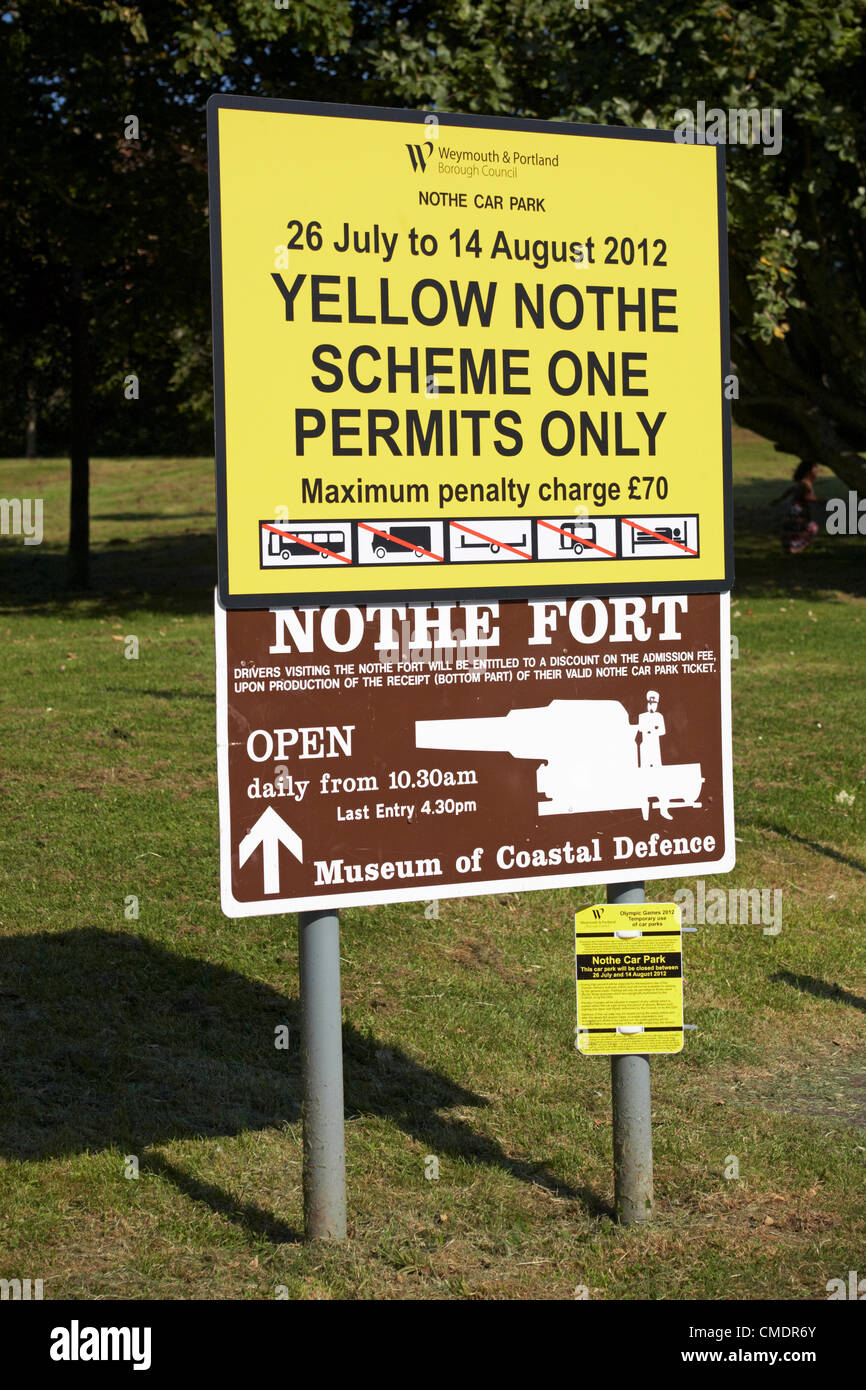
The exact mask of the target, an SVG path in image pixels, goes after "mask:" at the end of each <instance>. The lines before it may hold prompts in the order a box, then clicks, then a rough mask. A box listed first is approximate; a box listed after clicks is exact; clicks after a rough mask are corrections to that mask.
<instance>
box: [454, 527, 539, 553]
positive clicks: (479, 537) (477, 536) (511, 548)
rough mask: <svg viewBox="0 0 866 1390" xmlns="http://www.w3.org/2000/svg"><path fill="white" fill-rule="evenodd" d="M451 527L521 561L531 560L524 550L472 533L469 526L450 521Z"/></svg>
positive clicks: (478, 532)
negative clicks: (495, 546)
mask: <svg viewBox="0 0 866 1390" xmlns="http://www.w3.org/2000/svg"><path fill="white" fill-rule="evenodd" d="M449 525H451V526H456V527H457V530H458V531H465V532H466V534H467V536H475V537H476V538H477V539H478V540H479V541H489V542H490V544H491V545H498V546H499V549H500V550H510V551H511V553H512V555H519V556H520V558H521V560H531V559H532V556H531V555H527V553H526V551H525V550H517V549H515V547H514V546H513V545H506V544H505V541H498V540H497V539H496V537H495V536H485V535H482V533H481V532H480V531H473V530H472V528H471V526H461V525H460V522H459V521H452V522H450V523H449Z"/></svg>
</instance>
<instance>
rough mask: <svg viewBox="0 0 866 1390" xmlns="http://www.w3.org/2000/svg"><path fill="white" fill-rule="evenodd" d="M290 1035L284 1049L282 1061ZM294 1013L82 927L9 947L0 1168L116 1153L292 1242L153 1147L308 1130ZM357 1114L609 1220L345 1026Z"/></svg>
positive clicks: (349, 1095)
mask: <svg viewBox="0 0 866 1390" xmlns="http://www.w3.org/2000/svg"><path fill="white" fill-rule="evenodd" d="M278 1024H287V1025H288V1029H289V1038H290V1043H291V1045H290V1047H289V1049H288V1050H277V1048H276V1047H275V1045H274V1043H275V1028H276V1027H277V1025H278ZM299 1033H300V1011H299V1005H298V1001H297V1000H296V999H291V998H288V997H286V996H285V995H282V994H280V993H279V992H278V991H277V990H275V989H272V988H271V987H270V986H268V985H263V984H260V983H257V982H255V981H253V980H249V979H247V978H246V977H245V976H244V975H242V974H240V973H239V972H237V971H233V970H226V969H224V968H223V967H221V966H217V965H211V964H209V963H207V962H205V961H202V960H197V959H194V958H191V957H187V956H182V955H177V954H175V953H173V952H171V951H167V950H165V949H164V948H163V947H161V946H158V945H156V944H155V943H153V942H150V941H147V940H145V939H143V938H141V937H136V936H133V935H131V934H129V933H126V932H106V931H101V930H98V929H96V928H89V927H88V928H82V929H80V930H77V931H71V932H62V933H39V934H37V935H34V936H27V937H13V938H11V939H10V938H7V939H6V940H5V941H3V942H2V944H0V1101H2V1106H0V1153H3V1154H5V1155H7V1156H8V1157H10V1158H15V1159H37V1160H38V1159H46V1158H55V1157H61V1156H67V1155H71V1154H73V1153H80V1152H86V1151H88V1150H98V1149H104V1148H108V1147H115V1148H119V1149H120V1150H121V1151H122V1152H124V1153H134V1154H138V1155H139V1156H140V1158H141V1162H142V1166H146V1167H147V1168H149V1169H150V1170H151V1171H154V1172H159V1173H161V1174H163V1176H165V1177H167V1178H169V1179H170V1180H171V1181H172V1182H174V1183H175V1185H176V1186H177V1187H178V1188H179V1190H180V1191H182V1192H184V1193H185V1194H186V1195H187V1196H188V1197H190V1198H191V1199H193V1200H195V1201H200V1202H204V1203H206V1204H207V1205H208V1206H210V1207H211V1208H212V1209H213V1210H214V1211H217V1212H219V1213H221V1214H222V1215H224V1216H228V1217H229V1219H231V1220H233V1221H236V1222H237V1223H238V1224H239V1225H241V1226H243V1227H244V1228H246V1229H247V1230H250V1231H253V1232H255V1233H256V1234H264V1235H265V1236H267V1237H268V1238H269V1239H273V1240H275V1241H284V1240H290V1239H294V1238H296V1233H292V1232H289V1231H288V1229H287V1228H286V1227H284V1226H283V1225H282V1223H281V1222H279V1221H278V1220H277V1219H276V1218H275V1217H273V1216H272V1215H271V1214H269V1213H268V1212H266V1211H264V1210H263V1209H261V1208H260V1207H258V1206H255V1205H240V1204H238V1203H236V1202H235V1201H234V1199H233V1198H232V1197H230V1196H229V1195H228V1194H226V1193H223V1192H221V1191H220V1190H219V1188H217V1187H214V1186H213V1185H212V1184H210V1183H207V1182H203V1181H199V1180H197V1179H194V1178H192V1177H190V1176H189V1175H187V1174H185V1173H184V1172H182V1170H180V1169H178V1168H177V1167H176V1166H175V1165H173V1164H172V1163H170V1162H169V1161H168V1160H166V1159H165V1158H163V1157H162V1156H161V1155H158V1154H153V1153H148V1152H147V1151H148V1150H149V1149H151V1148H152V1147H153V1146H158V1145H160V1144H164V1143H167V1142H169V1141H171V1140H173V1139H183V1138H189V1137H193V1136H220V1135H235V1134H241V1133H243V1132H245V1131H249V1130H261V1129H269V1128H279V1127H284V1126H286V1125H289V1124H296V1123H297V1122H298V1120H299V1119H300V1115H301V1094H302V1092H301V1068H300V1052H299ZM344 1056H345V1098H346V1109H347V1112H348V1113H349V1114H358V1115H364V1114H373V1115H380V1116H383V1117H386V1118H388V1119H390V1120H392V1121H393V1122H394V1123H395V1124H396V1125H397V1126H398V1127H399V1128H400V1129H401V1130H403V1132H404V1133H405V1134H407V1135H409V1136H411V1137H412V1138H413V1139H414V1140H417V1141H419V1142H420V1143H422V1144H423V1145H424V1147H425V1151H426V1152H429V1153H436V1154H438V1155H439V1157H440V1158H441V1157H443V1156H448V1157H451V1158H454V1159H463V1160H465V1161H468V1162H470V1163H477V1164H486V1165H489V1166H491V1167H495V1168H499V1169H500V1170H501V1171H503V1172H506V1173H508V1174H510V1175H511V1176H513V1177H515V1178H517V1179H519V1180H520V1181H523V1182H529V1183H534V1184H537V1185H539V1186H542V1187H544V1188H546V1189H547V1190H548V1191H549V1192H551V1193H552V1194H554V1195H556V1196H558V1197H562V1198H569V1199H574V1200H580V1201H582V1202H583V1203H584V1205H585V1207H586V1208H587V1210H588V1211H590V1212H591V1213H592V1214H593V1215H601V1214H610V1213H609V1211H608V1209H607V1207H605V1205H604V1203H603V1202H602V1201H601V1199H600V1198H599V1197H598V1195H597V1194H595V1193H594V1192H592V1191H591V1190H590V1189H574V1188H571V1187H568V1186H566V1185H564V1184H562V1183H560V1182H558V1180H557V1179H556V1178H555V1177H554V1176H553V1175H552V1174H551V1173H550V1172H549V1171H548V1169H547V1167H546V1165H545V1164H544V1162H533V1161H531V1160H529V1159H524V1158H514V1157H512V1156H510V1155H508V1154H506V1153H505V1152H504V1151H503V1149H502V1148H501V1147H500V1146H499V1145H498V1144H496V1143H495V1142H494V1141H492V1140H490V1139H488V1138H486V1137H485V1136H483V1135H480V1134H478V1133H476V1132H475V1131H474V1130H473V1129H472V1127H471V1125H470V1124H468V1123H466V1122H464V1121H463V1120H457V1119H452V1118H449V1117H448V1115H447V1114H443V1113H441V1112H443V1111H444V1112H447V1111H448V1110H450V1109H453V1108H454V1107H457V1106H460V1107H462V1108H467V1107H473V1108H476V1109H480V1108H481V1107H483V1106H485V1105H487V1103H488V1102H487V1101H486V1100H485V1098H484V1097H482V1096H479V1095H477V1094H475V1093H474V1092H473V1091H471V1090H468V1089H467V1088H465V1087H463V1086H461V1085H459V1084H457V1083H456V1082H454V1081H452V1080H450V1079H449V1078H448V1077H446V1076H443V1075H440V1074H439V1073H438V1072H435V1071H433V1070H431V1069H429V1068H427V1067H424V1066H422V1065H420V1064H419V1063H418V1062H416V1061H414V1060H413V1059H412V1058H411V1057H409V1056H407V1055H406V1054H405V1053H402V1052H400V1051H398V1050H395V1049H393V1048H383V1047H382V1046H381V1045H380V1044H379V1043H378V1041H377V1040H376V1039H375V1038H374V1037H372V1036H368V1035H363V1034H361V1033H360V1032H359V1031H358V1030H357V1029H355V1028H353V1027H352V1026H351V1025H349V1024H347V1025H345V1026H344Z"/></svg>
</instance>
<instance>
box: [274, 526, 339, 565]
mask: <svg viewBox="0 0 866 1390" xmlns="http://www.w3.org/2000/svg"><path fill="white" fill-rule="evenodd" d="M323 529H324V528H323ZM262 530H264V531H273V533H274V535H275V536H285V538H286V540H287V541H294V542H295V544H296V545H306V546H307V547H308V548H309V549H310V550H318V552H319V554H320V555H330V557H331V559H332V560H342V561H343V564H344V565H351V563H352V561H351V560H350V559H348V558H347V557H346V556H345V555H338V554H337V552H336V550H326V549H325V547H324V546H323V545H316V543H315V541H305V540H304V538H303V536H293V535H292V533H291V531H281V530H280V528H279V526H270V525H269V524H268V523H267V522H266V521H263V522H262Z"/></svg>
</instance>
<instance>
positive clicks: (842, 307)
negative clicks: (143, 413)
mask: <svg viewBox="0 0 866 1390" xmlns="http://www.w3.org/2000/svg"><path fill="white" fill-rule="evenodd" d="M863 10H864V4H863V0H838V2H837V3H836V4H835V5H833V6H832V7H830V6H826V5H825V4H824V0H800V3H797V4H794V3H791V0H773V4H772V5H771V6H765V7H761V8H759V9H756V10H752V9H750V8H748V7H746V6H743V5H735V4H724V3H720V0H688V2H687V0H657V3H654V4H652V5H647V4H646V3H645V2H644V0H619V3H616V4H609V3H605V0H591V3H590V4H589V5H588V6H587V8H585V9H584V8H579V7H578V6H576V5H575V4H574V3H573V0H442V2H441V3H438V4H436V5H435V6H432V7H431V6H430V4H429V3H428V0H425V2H424V3H419V0H402V2H401V3H393V2H392V0H381V3H372V2H371V0H292V2H291V4H290V5H286V6H283V5H277V4H276V3H274V4H267V3H265V2H264V0H226V3H224V4H221V5H220V8H219V10H217V8H216V7H215V5H213V4H211V3H201V4H191V3H187V0H148V4H147V5H146V6H145V5H143V4H139V5H134V4H130V5H125V4H121V3H119V0H77V3H76V4H75V5H74V6H70V5H68V4H66V3H63V0H19V3H17V4H12V5H10V6H9V7H8V8H7V10H6V11H5V12H4V22H3V24H2V27H0V36H2V45H0V120H2V122H3V128H4V130H5V132H6V137H7V138H6V151H5V153H6V166H7V168H6V174H7V177H6V179H5V180H4V183H3V191H2V193H0V212H2V214H3V216H2V217H0V261H2V265H3V269H4V289H5V291H6V294H5V297H4V306H3V307H2V308H0V343H2V351H3V357H4V360H6V361H8V360H9V358H10V356H11V358H12V360H13V364H14V366H15V370H16V372H17V377H16V379H17V380H19V381H21V382H23V383H24V386H23V389H24V390H25V391H26V389H27V385H26V383H27V380H28V372H29V374H30V375H29V379H30V380H31V382H33V381H36V380H38V376H35V377H34V375H33V372H32V370H30V367H29V363H30V362H31V361H37V360H38V362H39V364H40V366H41V370H42V371H43V372H46V373H47V374H48V375H49V376H50V375H51V372H50V371H49V370H48V368H49V366H50V364H51V360H52V358H53V363H54V368H55V370H56V371H60V370H62V373H63V376H64V378H65V379H66V381H67V383H68V397H69V440H70V456H71V471H72V489H71V497H72V501H71V516H70V521H71V525H70V576H71V578H72V580H73V581H75V582H77V583H83V582H86V578H87V553H88V519H87V500H88V471H89V455H90V448H91V442H92V438H93V423H94V412H95V411H96V413H97V414H98V412H99V410H100V408H103V407H104V406H105V404H106V402H107V399H108V396H109V394H110V392H113V391H115V390H116V391H117V392H120V391H121V390H122V383H123V381H124V379H125V377H126V376H127V375H129V374H130V373H133V374H134V373H135V372H136V366H139V367H140V364H141V363H145V364H146V366H145V368H144V369H142V390H144V389H146V378H147V375H148V374H149V375H150V377H151V379H152V380H157V379H158V380H160V381H161V382H163V383H165V392H166V393H170V391H171V390H172V389H173V390H174V391H175V392H176V393H177V398H178V401H179V402H180V401H181V400H182V401H183V404H184V405H185V406H186V408H187V410H188V411H189V412H190V414H191V415H192V414H197V415H198V417H199V418H201V416H202V413H203V412H204V411H205V410H206V409H207V408H208V399H209V384H208V355H207V353H208V319H209V282H208V259H207V249H206V248H207V241H206V166H205V149H204V114H203V113H204V104H205V101H206V99H207V96H208V95H209V94H210V93H211V91H213V90H223V91H239V92H243V93H246V94H252V95H269V96H281V97H296V98H307V99H318V100H323V99H324V100H330V101H351V102H358V101H361V100H362V101H363V102H365V103H368V104H379V105H392V106H394V105H396V106H400V105H405V106H408V107H412V108H418V107H422V108H423V107H432V108H438V109H441V110H465V111H470V112H473V111H474V112H485V111H486V112H490V113H492V114H502V115H523V116H538V117H543V118H548V119H554V120H557V119H558V120H562V119H568V120H579V121H586V122H599V123H605V124H627V125H638V126H639V125H646V126H659V127H668V128H672V127H673V126H674V125H675V124H676V123H677V112H678V111H681V110H684V109H690V110H695V108H696V106H697V103H698V102H699V101H703V102H704V103H705V105H706V106H707V107H711V106H718V107H721V108H723V109H726V110H727V109H730V108H743V107H760V108H771V109H775V108H778V109H780V110H781V111H782V115H783V123H784V138H783V145H782V148H781V150H780V152H779V153H778V154H775V155H772V156H768V155H765V154H763V153H762V151H761V148H760V147H752V148H742V147H733V148H731V149H729V151H728V155H729V174H728V195H729V210H730V233H731V235H730V249H731V256H730V281H731V302H732V328H733V344H734V357H735V367H736V371H737V374H738V377H739V398H738V399H737V400H736V401H735V402H734V413H735V418H737V419H738V420H739V421H740V422H741V423H743V424H745V425H748V426H749V427H751V428H753V429H755V430H757V431H758V432H760V433H762V434H765V435H767V436H768V437H769V438H771V439H773V440H774V441H775V442H776V444H777V446H778V447H779V448H781V449H783V450H785V451H786V452H790V453H793V454H795V455H798V456H799V457H802V458H809V459H812V460H817V461H820V462H823V463H825V464H827V465H828V466H829V467H831V468H832V469H833V470H834V471H835V472H836V473H837V474H838V476H839V477H840V478H842V479H843V480H844V481H846V482H848V483H849V485H850V486H852V487H854V488H862V489H863V490H864V491H866V464H864V460H863V458H862V457H861V454H862V452H863V451H864V449H866V360H864V353H866V335H864V328H866V323H864V314H866V310H864V250H863V247H864V239H863V231H864V218H866V173H864V168H863V160H864V156H863V145H864V122H866V113H864V109H863V106H862V103H861V102H860V99H859V98H860V91H861V87H862V79H863V76H864V70H866V65H864V36H863V25H862V17H863ZM129 116H135V117H137V119H138V122H139V129H138V134H137V138H136V137H135V136H134V135H132V134H130V132H129V130H128V129H127V117H129ZM115 383H116V386H115ZM113 399H119V396H118V397H114V398H113ZM149 409H151V410H152V411H153V414H154V417H155V418H159V419H167V416H168V413H169V412H168V409H167V407H166V405H165V402H161V403H160V405H159V408H157V403H156V402H152V403H151V406H149ZM159 409H162V410H163V411H164V412H165V413H164V415H163V416H159ZM22 413H23V412H22ZM160 427H161V426H160Z"/></svg>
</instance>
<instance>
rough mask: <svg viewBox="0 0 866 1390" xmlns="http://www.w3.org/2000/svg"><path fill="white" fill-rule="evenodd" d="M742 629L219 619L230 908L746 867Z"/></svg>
mask: <svg viewBox="0 0 866 1390" xmlns="http://www.w3.org/2000/svg"><path fill="white" fill-rule="evenodd" d="M728 615H729V601H728V597H727V595H719V594H689V595H685V594H682V595H657V596H655V597H650V596H634V597H628V598H623V597H610V598H585V597H582V598H575V599H561V598H557V599H538V600H533V601H523V600H513V601H508V602H500V603H496V602H476V603H472V602H470V601H468V600H467V601H465V602H462V603H454V604H449V603H443V604H437V605H431V606H429V607H428V606H425V605H399V604H398V605H375V606H369V607H364V606H362V607H341V608H334V607H327V608H314V607H307V608H284V609H276V610H256V611H248V610H234V611H230V612H226V611H225V610H224V609H223V608H221V607H220V605H219V604H218V603H217V604H216V606H215V616H216V642H217V750H218V759H219V799H220V839H221V879H222V905H223V910H224V912H226V914H227V915H228V916H230V917H244V916H250V915H257V914H261V913H269V912H293V911H299V910H301V911H302V910H307V909H310V908H315V907H324V906H333V907H339V906H350V905H358V904H365V903H387V902H405V901H417V900H419V899H426V900H429V899H433V898H438V897H463V896H467V895H469V894H473V893H490V892H496V891H500V890H502V889H504V888H510V889H517V890H527V889H532V888H555V887H566V886H569V885H572V884H578V883H612V882H624V881H629V880H639V879H651V878H662V877H664V878H675V877H678V876H681V875H684V874H694V873H725V872H727V871H728V870H729V869H731V868H732V867H733V864H734V830H733V800H732V792H731V729H730V635H729V617H728Z"/></svg>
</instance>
